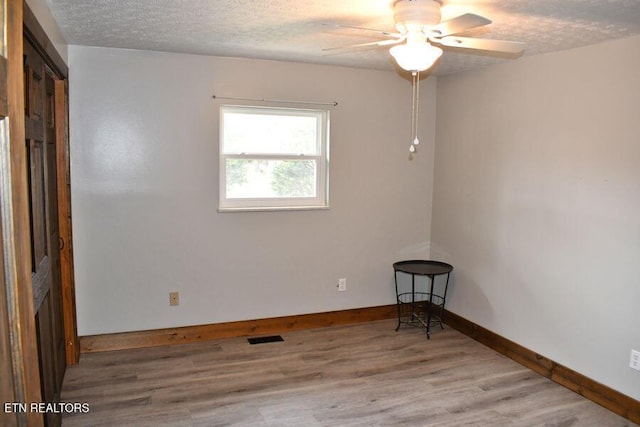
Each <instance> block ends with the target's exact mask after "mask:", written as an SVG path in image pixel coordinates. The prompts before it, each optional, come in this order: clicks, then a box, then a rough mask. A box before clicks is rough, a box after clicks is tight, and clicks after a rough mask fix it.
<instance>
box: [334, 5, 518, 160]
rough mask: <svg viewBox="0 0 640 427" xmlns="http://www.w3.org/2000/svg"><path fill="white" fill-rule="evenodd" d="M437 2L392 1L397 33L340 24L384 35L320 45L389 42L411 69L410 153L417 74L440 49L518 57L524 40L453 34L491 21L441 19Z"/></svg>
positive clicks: (475, 17)
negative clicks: (362, 40) (376, 37)
mask: <svg viewBox="0 0 640 427" xmlns="http://www.w3.org/2000/svg"><path fill="white" fill-rule="evenodd" d="M441 6H442V1H441V0H397V1H396V2H395V3H394V5H393V19H394V22H395V24H396V25H395V26H396V30H397V31H398V32H397V33H392V32H388V31H381V30H373V29H369V28H361V27H349V26H344V25H336V26H337V27H341V28H351V29H356V30H363V31H373V32H375V33H377V34H379V35H380V36H382V37H385V39H384V40H379V41H374V42H369V43H360V44H355V45H350V46H341V47H337V48H328V49H323V50H324V51H332V50H350V49H357V48H364V47H376V46H393V47H391V48H390V49H389V53H390V54H391V56H392V57H393V58H394V60H395V61H396V63H397V64H398V65H399V66H400V67H401V68H402V69H404V70H406V71H409V72H411V74H412V76H413V108H412V111H413V119H412V137H413V138H412V144H411V146H410V152H411V153H413V152H414V151H415V145H417V144H418V143H419V140H418V136H417V130H418V111H417V108H418V93H419V81H420V77H419V74H420V72H421V71H426V70H428V69H429V68H431V67H433V65H434V64H435V62H436V61H437V60H438V59H439V58H440V56H442V53H443V49H448V48H455V49H459V50H461V51H463V50H469V52H470V53H471V52H478V53H489V54H491V53H498V54H501V55H502V56H504V57H511V58H515V57H518V56H519V55H521V54H522V53H523V52H524V43H520V42H514V41H507V40H493V39H479V38H474V37H460V36H457V35H456V34H460V33H463V32H465V31H467V30H470V29H472V28H477V27H481V26H484V25H488V24H490V23H491V21H490V20H489V19H487V18H484V17H482V16H480V15H476V14H473V13H465V14H464V15H460V16H458V17H455V18H452V19H449V20H446V21H441V14H440V7H441Z"/></svg>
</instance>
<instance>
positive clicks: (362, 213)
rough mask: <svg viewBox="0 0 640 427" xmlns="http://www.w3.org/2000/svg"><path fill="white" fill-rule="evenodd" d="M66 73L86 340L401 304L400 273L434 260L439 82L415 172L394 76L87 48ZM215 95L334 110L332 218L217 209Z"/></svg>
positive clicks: (401, 91) (76, 53)
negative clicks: (397, 267) (172, 297)
mask: <svg viewBox="0 0 640 427" xmlns="http://www.w3.org/2000/svg"><path fill="white" fill-rule="evenodd" d="M69 62H70V69H71V73H72V77H71V79H70V116H71V129H72V133H71V161H72V201H73V222H74V245H75V246H74V251H75V268H76V298H77V306H78V332H79V334H80V335H89V334H99V333H109V332H120V331H132V330H145V329H153V328H163V327H173V326H183V325H195V324H207V323H217V322H228V321H236V320H243V319H257V318H265V317H272V316H284V315H294V314H300V313H312V312H323V311H331V310H340V309H348V308H356V307H368V306H377V305H383V304H392V303H394V301H395V299H394V295H395V294H394V290H393V269H392V267H391V264H392V263H393V262H394V261H397V260H400V259H407V258H414V257H418V258H423V257H428V255H429V229H430V225H431V218H430V213H431V196H432V177H433V145H434V142H433V141H434V136H435V129H434V123H435V78H430V79H427V80H425V81H424V82H423V85H422V93H421V95H422V96H421V101H422V106H421V112H422V117H421V122H420V123H421V129H420V134H421V136H422V138H421V140H422V143H421V145H420V152H419V154H418V155H416V156H415V159H414V160H413V161H409V160H408V148H409V142H410V135H409V134H410V109H411V99H410V98H411V85H410V82H409V81H408V80H405V79H403V78H401V77H400V76H399V75H397V74H396V73H394V72H381V71H367V70H362V69H349V68H342V67H329V66H317V65H307V64H293V63H283V62H272V61H256V60H242V59H225V58H214V57H205V56H194V55H179V54H168V53H158V52H141V51H131V50H119V49H104V48H88V47H79V46H70V48H69ZM214 93H215V94H216V95H219V96H238V97H257V98H277V99H294V100H322V101H333V100H335V101H338V102H339V106H338V107H336V108H332V109H331V167H330V171H331V188H330V193H331V196H330V199H331V200H330V203H331V209H329V210H319V211H298V212H245V213H218V212H217V202H218V166H217V150H218V106H219V105H220V102H219V101H217V100H213V99H211V95H212V94H214ZM340 277H346V278H347V279H348V283H347V287H348V289H347V291H346V292H337V289H336V285H337V280H338V278H340ZM170 291H179V292H180V298H181V302H180V305H179V306H178V307H169V303H168V295H169V292H170Z"/></svg>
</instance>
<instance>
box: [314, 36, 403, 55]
mask: <svg viewBox="0 0 640 427" xmlns="http://www.w3.org/2000/svg"><path fill="white" fill-rule="evenodd" d="M404 39H405V37H399V38H397V39H392V40H378V41H375V42H369V43H358V44H351V45H347V46H338V47H328V48H325V49H322V51H323V52H331V51H338V50H355V49H358V48H361V47H376V46H390V45H393V44H398V43H402V42H403V41H404Z"/></svg>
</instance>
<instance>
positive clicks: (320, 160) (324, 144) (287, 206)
mask: <svg viewBox="0 0 640 427" xmlns="http://www.w3.org/2000/svg"><path fill="white" fill-rule="evenodd" d="M247 111H253V112H255V113H257V114H271V115H274V114H278V113H279V112H280V113H290V114H285V115H302V116H306V117H315V118H316V120H317V123H318V132H317V133H316V138H317V139H318V145H319V147H318V148H319V150H318V151H319V154H313V155H310V154H264V153H229V154H225V153H224V115H225V113H229V112H243V113H246V112H247ZM219 120H220V121H219V127H220V129H219V155H218V159H219V172H218V177H219V195H218V211H219V212H233V211H274V210H310V209H329V122H330V113H329V110H326V109H303V108H284V107H264V106H248V105H221V106H220V117H219ZM227 159H247V160H253V159H256V160H262V159H264V160H300V159H305V160H313V161H315V162H316V164H317V167H316V196H314V197H265V198H227V197H226V160H227Z"/></svg>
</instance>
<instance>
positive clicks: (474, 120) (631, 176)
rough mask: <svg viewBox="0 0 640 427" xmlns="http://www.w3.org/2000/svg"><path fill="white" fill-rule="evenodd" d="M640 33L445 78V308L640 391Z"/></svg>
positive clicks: (441, 99) (436, 244) (437, 200)
mask: <svg viewBox="0 0 640 427" xmlns="http://www.w3.org/2000/svg"><path fill="white" fill-rule="evenodd" d="M638 76H640V38H638V37H636V38H631V39H626V40H619V41H614V42H610V43H605V44H601V45H596V46H591V47H586V48H581V49H576V50H570V51H564V52H559V53H554V54H548V55H541V56H534V57H528V58H522V59H520V60H518V61H515V62H510V63H507V64H503V65H498V66H495V67H491V68H485V69H482V70H479V71H474V72H468V73H463V74H457V75H452V76H448V77H444V78H440V79H439V81H438V90H437V112H438V118H437V145H436V167H435V184H434V185H435V190H434V200H433V206H434V210H433V223H432V256H433V257H435V258H442V259H444V260H446V261H449V262H451V263H452V264H453V265H454V266H455V280H454V286H453V287H452V288H451V294H450V298H449V299H448V308H449V309H450V310H451V311H453V312H455V313H457V314H459V315H461V316H463V317H465V318H467V319H469V320H472V321H474V322H476V323H478V324H480V325H482V326H484V327H486V328H488V329H490V330H492V331H494V332H497V333H498V334H500V335H503V336H505V337H507V338H509V339H511V340H513V341H515V342H517V343H519V344H522V345H524V346H525V347H528V348H530V349H532V350H535V351H536V352H538V353H540V354H542V355H544V356H547V357H550V358H551V359H553V360H556V361H557V362H559V363H561V364H563V365H565V366H568V367H570V368H572V369H574V370H576V371H578V372H580V373H582V374H584V375H586V376H588V377H591V378H592V379H595V380H597V381H599V382H601V383H604V384H606V385H608V386H610V387H612V388H614V389H617V390H619V391H621V392H623V393H625V394H627V395H629V396H631V397H634V398H635V399H640V372H637V371H634V370H632V369H630V368H629V357H630V350H631V349H632V348H635V349H638V350H640V329H639V326H640V120H639V117H640V116H639V112H640V79H639V78H638Z"/></svg>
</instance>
